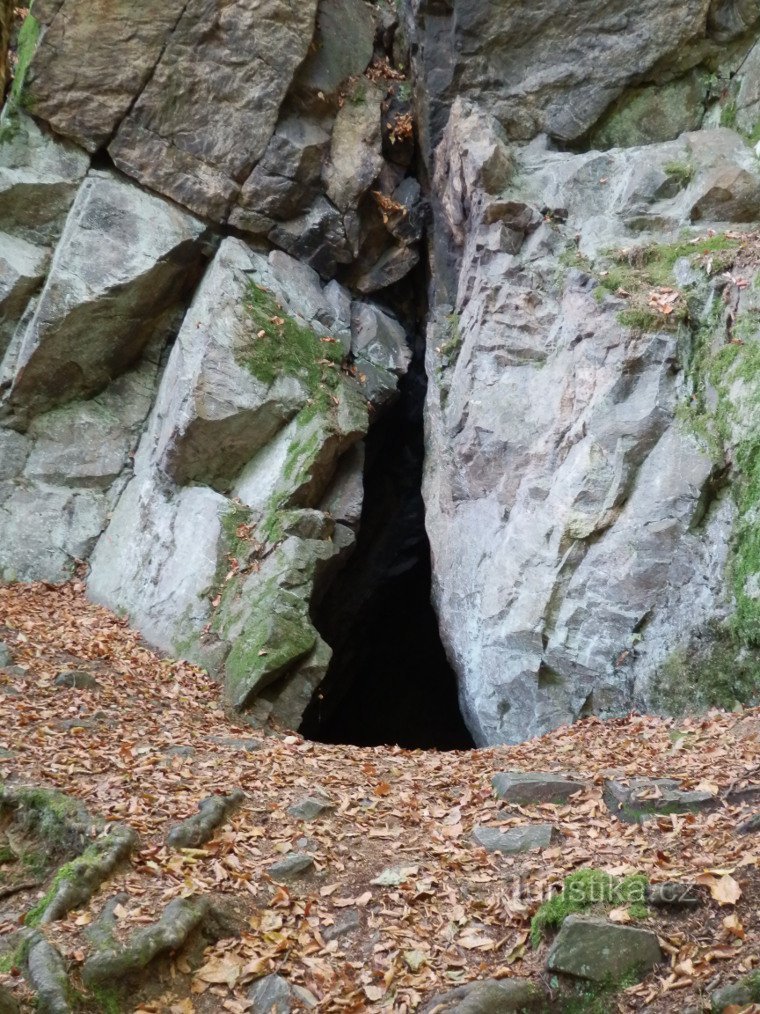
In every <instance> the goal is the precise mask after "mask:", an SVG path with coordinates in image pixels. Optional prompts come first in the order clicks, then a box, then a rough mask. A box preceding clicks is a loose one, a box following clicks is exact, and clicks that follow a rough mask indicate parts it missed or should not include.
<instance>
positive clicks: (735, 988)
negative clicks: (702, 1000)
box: [710, 982, 760, 1014]
mask: <svg viewBox="0 0 760 1014" xmlns="http://www.w3.org/2000/svg"><path fill="white" fill-rule="evenodd" d="M758 997H760V990H758V989H757V987H755V988H753V986H752V984H751V983H749V982H732V983H729V984H728V985H726V986H721V987H720V988H719V989H715V990H713V992H712V993H711V994H710V1009H711V1010H712V1011H713V1012H714V1014H723V1011H724V1010H726V1009H729V1010H731V1011H732V1012H733V1011H738V1010H744V1009H745V1007H750V1005H751V1004H753V1003H757V1002H758ZM750 1009H751V1008H750Z"/></svg>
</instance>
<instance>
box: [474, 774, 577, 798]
mask: <svg viewBox="0 0 760 1014" xmlns="http://www.w3.org/2000/svg"><path fill="white" fill-rule="evenodd" d="M491 781H492V784H493V787H494V791H495V793H496V795H497V796H498V797H499V799H503V800H504V801H505V802H507V803H514V804H516V805H518V806H524V805H530V804H532V803H566V802H567V801H568V799H569V798H570V797H571V796H572V795H574V794H575V793H576V792H582V791H583V789H585V788H586V786H585V784H584V783H583V782H579V781H576V780H574V779H573V778H571V777H570V776H569V775H560V774H553V773H551V772H546V773H539V772H527V773H526V772H522V771H502V772H500V773H499V774H497V775H494V776H493V778H492V779H491Z"/></svg>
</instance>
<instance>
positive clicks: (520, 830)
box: [472, 824, 556, 854]
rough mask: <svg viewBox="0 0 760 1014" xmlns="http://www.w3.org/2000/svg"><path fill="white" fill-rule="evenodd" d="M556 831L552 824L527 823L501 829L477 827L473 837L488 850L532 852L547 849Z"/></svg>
mask: <svg viewBox="0 0 760 1014" xmlns="http://www.w3.org/2000/svg"><path fill="white" fill-rule="evenodd" d="M555 835H556V831H555V829H554V827H553V826H552V825H551V824H527V825H526V826H525V827H513V828H511V829H510V830H509V831H501V830H500V829H499V828H496V827H476V828H475V830H474V831H473V833H472V836H473V838H474V839H475V841H476V842H477V843H478V845H482V846H483V848H484V849H486V850H487V851H488V852H504V853H506V854H511V853H515V852H530V850H531V849H545V848H548V847H549V845H551V843H552V840H553V838H554V837H555Z"/></svg>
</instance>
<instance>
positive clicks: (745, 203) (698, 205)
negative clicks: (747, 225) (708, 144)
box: [690, 165, 760, 222]
mask: <svg viewBox="0 0 760 1014" xmlns="http://www.w3.org/2000/svg"><path fill="white" fill-rule="evenodd" d="M692 198H693V204H692V206H691V211H690V217H691V221H692V222H698V221H707V222H719V221H724V222H754V221H755V219H756V218H757V215H758V211H760V180H758V177H757V174H756V173H754V172H750V171H748V170H746V169H743V168H741V166H737V165H728V166H725V167H720V168H717V169H714V170H713V171H712V172H710V173H708V174H707V176H706V177H704V178H703V179H701V180H699V181H698V183H697V184H696V186H695V188H694V191H692Z"/></svg>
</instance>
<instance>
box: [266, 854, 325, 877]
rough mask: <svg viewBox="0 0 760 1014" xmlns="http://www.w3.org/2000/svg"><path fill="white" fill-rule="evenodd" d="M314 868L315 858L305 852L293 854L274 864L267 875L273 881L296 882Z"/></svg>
mask: <svg viewBox="0 0 760 1014" xmlns="http://www.w3.org/2000/svg"><path fill="white" fill-rule="evenodd" d="M313 867H314V858H313V856H309V855H306V853H304V852H291V853H289V854H288V855H286V856H284V857H283V858H282V859H280V860H279V861H278V862H276V863H273V864H272V865H271V866H270V867H269V869H268V870H267V873H268V874H269V876H270V877H271V878H272V880H294V879H295V878H296V877H300V876H301V875H302V874H303V873H308V872H309V871H310V870H311V869H312V868H313Z"/></svg>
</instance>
